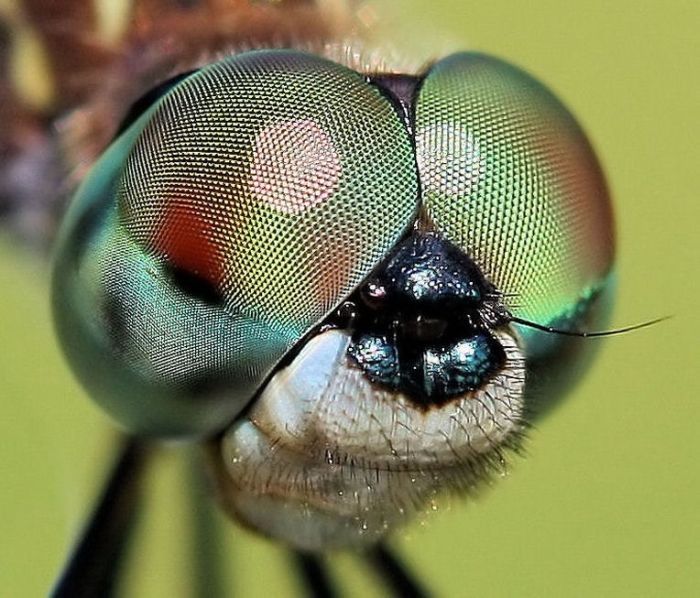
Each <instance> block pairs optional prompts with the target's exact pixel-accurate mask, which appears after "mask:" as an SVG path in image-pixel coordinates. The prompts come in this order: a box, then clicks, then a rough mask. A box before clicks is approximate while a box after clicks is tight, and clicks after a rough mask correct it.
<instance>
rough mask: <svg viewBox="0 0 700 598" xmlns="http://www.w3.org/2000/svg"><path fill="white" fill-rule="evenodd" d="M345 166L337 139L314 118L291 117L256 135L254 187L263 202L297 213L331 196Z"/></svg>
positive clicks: (253, 190)
mask: <svg viewBox="0 0 700 598" xmlns="http://www.w3.org/2000/svg"><path fill="white" fill-rule="evenodd" d="M341 171H342V165H341V161H340V156H339V155H338V152H337V150H336V148H335V145H334V144H333V140H332V139H331V137H330V136H329V135H328V133H326V132H325V131H324V130H323V129H322V128H321V127H320V126H319V125H318V124H317V123H315V122H314V121H312V120H287V121H282V122H276V123H272V124H270V125H268V126H267V127H265V128H264V129H262V130H261V131H260V132H259V133H258V135H257V136H256V138H255V143H254V145H253V157H252V164H251V169H250V190H251V192H252V194H253V197H254V198H255V199H256V200H257V201H259V202H262V203H266V204H268V205H269V206H271V207H273V208H275V209H277V210H280V211H282V212H286V213H288V214H296V213H299V212H302V211H303V210H306V209H308V208H311V207H314V206H317V205H319V204H321V203H323V202H325V201H326V200H327V199H329V198H330V197H331V196H332V195H333V194H334V193H335V191H336V190H337V188H338V184H339V181H340V175H341Z"/></svg>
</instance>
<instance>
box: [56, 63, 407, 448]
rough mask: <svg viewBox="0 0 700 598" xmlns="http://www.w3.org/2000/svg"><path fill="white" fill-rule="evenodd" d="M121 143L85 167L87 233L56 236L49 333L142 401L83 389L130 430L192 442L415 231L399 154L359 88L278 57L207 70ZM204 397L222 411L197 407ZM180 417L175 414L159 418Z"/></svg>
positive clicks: (379, 108)
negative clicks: (189, 436)
mask: <svg viewBox="0 0 700 598" xmlns="http://www.w3.org/2000/svg"><path fill="white" fill-rule="evenodd" d="M132 127H136V128H137V129H139V131H138V132H134V131H131V132H129V131H127V133H126V134H125V137H126V138H128V137H129V135H130V134H131V135H133V137H134V142H133V143H132V144H131V145H130V146H128V147H126V148H124V150H123V151H122V150H120V152H121V153H119V152H116V150H113V151H112V152H111V153H112V155H111V156H109V155H108V156H106V157H105V158H104V159H103V161H102V162H101V163H100V165H98V167H97V169H96V173H94V174H93V176H92V177H91V181H88V183H86V186H85V189H84V191H83V197H82V198H81V199H79V200H78V202H77V203H79V204H82V207H77V208H76V211H77V212H80V211H81V210H82V211H83V212H84V213H85V217H84V218H83V220H81V218H80V217H79V216H78V217H73V218H72V221H73V222H74V224H73V225H72V229H71V225H69V226H68V228H69V230H68V231H67V232H65V233H64V239H65V241H64V245H65V247H64V248H63V249H62V255H63V257H60V256H59V266H58V268H57V273H58V274H57V276H56V281H57V283H56V289H57V297H58V299H57V304H58V305H59V307H58V308H57V309H56V312H57V320H58V321H59V331H61V330H63V331H64V333H63V334H62V337H63V339H64V344H66V345H67V348H68V352H69V354H72V355H73V357H74V358H73V360H74V362H78V364H77V366H76V367H77V369H78V370H79V372H80V371H81V370H82V371H83V372H84V374H83V376H82V377H83V378H87V379H88V386H90V384H91V383H90V379H94V378H95V377H96V375H95V374H94V371H95V368H94V363H92V362H93V360H94V358H93V357H85V356H86V355H90V354H94V353H95V352H97V353H101V354H103V355H105V360H107V358H108V357H109V358H111V359H112V360H113V362H114V365H113V366H109V367H111V369H112V370H113V372H112V374H113V375H114V376H115V377H117V378H120V377H121V378H128V377H131V378H132V379H134V378H135V379H137V380H139V381H141V382H143V386H144V387H148V390H147V391H145V390H144V389H143V388H141V389H139V388H138V386H139V382H136V383H135V384H136V386H134V383H131V384H130V386H129V387H128V388H127V389H126V390H124V389H122V391H120V392H118V393H117V394H116V396H115V391H114V390H113V389H112V388H105V387H106V386H108V385H109V384H108V382H107V380H105V379H101V380H97V381H94V380H93V381H94V382H95V383H96V384H97V385H98V386H99V387H100V388H98V389H97V391H96V392H94V393H93V394H95V395H96V397H97V398H98V400H101V401H103V402H105V404H106V406H107V407H108V408H109V409H110V410H111V411H112V413H113V414H115V415H116V416H117V418H118V419H120V420H121V421H123V422H125V423H126V424H127V425H128V426H129V427H132V428H134V427H136V428H137V429H138V430H140V431H146V432H152V433H166V434H181V433H189V432H193V431H194V432H204V431H207V430H211V429H212V428H213V427H215V426H216V425H218V426H223V425H224V424H225V423H226V421H227V419H230V418H231V417H233V416H234V415H235V414H236V413H237V412H238V411H239V410H240V409H241V408H242V407H243V406H244V405H245V403H246V402H247V401H248V400H249V399H250V398H251V397H252V395H253V394H254V393H255V391H256V390H257V388H258V387H259V386H260V384H261V383H262V382H263V380H264V379H265V377H266V376H267V375H268V374H269V372H270V371H271V370H272V368H273V367H274V366H275V364H276V363H277V361H278V360H279V359H281V358H282V357H283V356H284V354H285V353H286V352H287V351H288V350H289V349H290V347H291V346H292V345H294V343H296V342H297V341H298V340H299V339H300V338H301V337H302V336H303V335H304V334H305V333H306V332H308V331H309V329H310V328H311V327H313V326H314V325H315V324H317V323H318V322H319V321H320V320H321V319H322V318H323V317H324V316H325V315H326V314H327V313H328V312H329V311H331V310H332V309H333V308H334V307H336V306H337V305H338V303H339V302H340V301H341V300H342V299H343V298H344V297H345V296H347V295H348V294H349V293H350V292H352V291H353V290H354V289H355V288H356V287H357V285H358V284H359V283H360V282H361V281H362V280H363V279H364V278H365V277H366V276H367V274H368V273H369V272H370V271H371V270H372V269H373V268H374V267H375V266H376V265H377V264H378V263H379V261H380V260H381V259H382V258H383V257H384V256H385V255H386V253H387V251H388V250H389V249H390V248H391V247H393V246H394V244H395V243H396V242H397V240H398V239H399V238H400V237H401V235H402V234H403V233H404V231H405V230H406V229H407V227H408V226H409V225H410V224H411V222H412V221H413V219H414V218H415V213H416V209H417V203H418V191H417V186H418V183H417V174H416V171H415V160H414V156H413V151H412V146H411V142H410V139H409V136H408V133H407V131H406V129H405V127H404V126H403V125H402V123H401V121H400V118H399V116H398V115H397V113H396V112H395V110H394V108H393V106H392V105H391V103H390V102H389V101H388V100H387V99H386V98H385V97H384V96H382V94H381V93H380V92H379V91H378V90H377V89H375V88H373V87H372V86H370V85H367V83H366V82H365V81H364V79H363V77H361V76H360V75H359V74H358V73H355V72H353V71H351V70H349V69H347V68H344V67H342V66H340V65H337V64H334V63H331V62H329V61H326V60H324V59H321V58H317V57H314V56H310V55H306V54H302V53H299V52H292V51H261V52H250V53H246V54H242V55H239V56H235V57H232V58H228V59H226V60H223V61H221V62H219V63H215V64H213V65H210V66H208V67H206V68H204V69H202V70H201V71H199V72H197V73H195V74H194V75H192V76H190V77H189V78H187V79H186V80H184V81H183V82H181V83H180V84H179V85H177V86H176V87H175V88H174V89H173V90H172V91H171V92H170V93H168V94H167V95H166V96H164V97H163V98H162V100H160V102H159V103H158V104H157V105H156V106H154V107H153V108H152V109H151V110H150V111H149V113H148V114H147V115H145V116H144V117H143V118H141V119H140V120H139V121H137V122H136V123H135V124H134V125H132ZM121 143H122V144H125V143H126V141H125V140H122V141H121ZM127 145H128V144H127ZM115 152H116V157H115ZM120 156H125V157H123V158H121V159H117V158H119V157H120ZM95 181H97V182H95ZM100 181H104V183H100ZM96 187H97V192H96V191H95V188H96ZM96 194H98V195H100V196H101V199H99V200H95V198H94V196H95V195H96ZM93 202H96V203H97V205H98V206H102V207H100V208H98V211H99V210H103V212H102V216H100V217H99V218H96V217H95V215H94V211H95V209H88V208H87V206H88V205H90V204H91V203H93ZM69 220H71V219H69ZM91 227H92V228H91ZM86 228H89V229H90V228H91V234H88V235H86V234H85V229H86ZM78 231H82V232H78ZM78 246H80V247H88V246H89V247H90V250H89V251H86V252H84V253H81V252H80V250H79V249H80V247H78ZM76 277H77V280H76ZM66 293H72V294H74V295H78V294H81V296H82V297H83V299H81V301H83V302H84V301H85V299H84V297H85V295H88V296H90V297H92V300H93V301H94V304H95V305H92V306H90V311H91V312H92V313H95V314H97V315H95V316H87V315H84V314H82V313H81V314H77V313H75V312H76V310H77V307H76V305H77V304H76V303H75V302H72V301H71V299H70V297H69V296H67V295H66ZM86 311H87V310H86ZM65 312H68V315H66V313H65ZM81 318H82V319H84V318H92V319H91V321H90V322H87V323H82V324H81ZM62 321H63V324H62V323H61V322H62ZM76 325H78V327H79V328H80V327H81V326H82V328H84V330H85V332H84V333H80V332H76V331H75V328H76ZM95 336H97V337H99V338H98V339H97V340H96V339H95ZM86 339H88V341H89V343H90V345H89V346H90V347H92V348H93V349H95V351H90V350H88V348H87V347H86V346H85V342H86ZM95 345H96V346H95ZM71 346H74V347H75V350H71ZM132 382H133V380H132ZM212 385H214V386H218V387H219V388H218V389H217V396H218V397H219V398H218V399H217V401H218V406H219V408H220V409H222V411H217V409H212V408H211V405H207V404H206V402H205V401H204V400H203V399H202V395H207V392H203V390H204V391H208V390H210V389H209V387H211V386H212ZM113 386H114V384H112V387H113ZM117 386H118V385H117ZM222 388H223V391H222ZM227 389H228V390H227ZM135 390H136V391H140V392H139V393H137V394H139V398H138V400H135V399H134V398H133V397H128V398H125V395H127V394H133V393H134V391H135ZM105 397H107V398H105ZM149 397H150V399H149ZM178 401H180V403H182V404H185V405H187V408H186V409H185V412H183V413H184V414H181V415H173V413H175V414H177V410H174V409H172V407H170V408H169V407H168V405H169V404H175V403H177V402H178ZM193 403H196V404H199V406H198V407H197V406H196V405H195V407H194V409H195V410H196V409H201V410H206V411H207V415H206V416H205V419H206V422H203V421H198V418H197V417H195V416H193V413H192V410H193V409H192V404H193ZM168 409H170V411H169V413H166V411H168ZM161 418H162V420H161ZM173 419H175V421H173ZM166 420H167V422H166Z"/></svg>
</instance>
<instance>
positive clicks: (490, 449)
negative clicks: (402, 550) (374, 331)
mask: <svg viewBox="0 0 700 598" xmlns="http://www.w3.org/2000/svg"><path fill="white" fill-rule="evenodd" d="M496 335H497V336H498V338H499V340H500V342H501V343H502V344H503V347H504V349H505V351H506V356H507V360H506V364H505V366H504V368H503V369H502V370H501V371H500V372H498V373H497V374H496V375H495V376H493V378H492V379H491V380H490V381H489V382H488V383H487V384H486V385H485V386H484V387H483V388H481V389H480V390H478V391H474V392H470V393H467V394H465V395H462V396H459V397H455V398H454V399H453V400H451V401H449V402H447V403H445V404H443V405H441V406H435V405H431V406H428V407H423V406H420V405H418V404H417V403H416V402H415V401H413V400H411V399H409V398H408V397H406V396H405V395H403V394H402V393H400V392H392V391H389V390H387V389H384V388H381V387H379V386H377V385H375V384H373V383H372V382H370V381H369V379H368V378H367V377H366V376H365V375H364V373H363V372H362V371H361V370H360V369H359V368H358V367H357V366H355V365H354V364H353V362H351V361H350V360H349V359H348V357H347V348H348V345H349V343H350V337H349V336H348V335H347V334H346V333H345V332H342V331H338V330H331V331H327V332H324V333H322V334H319V335H318V336H316V337H314V338H312V339H311V340H310V341H309V342H308V343H307V345H306V346H305V347H304V348H303V349H302V350H301V352H300V353H299V355H298V356H297V357H296V358H295V359H294V360H293V361H292V363H291V364H290V365H289V366H287V367H286V368H283V369H281V370H280V371H279V372H278V373H277V374H276V375H275V376H274V377H273V378H272V379H271V380H270V382H269V383H268V385H267V386H266V387H265V389H264V390H263V392H262V393H261V395H260V396H259V398H258V399H257V401H256V402H255V404H254V405H253V407H252V408H251V410H250V411H249V412H248V414H247V416H246V417H244V418H242V419H241V420H240V421H238V422H237V423H236V424H235V425H234V426H232V428H231V429H230V430H229V431H228V433H227V434H226V435H225V437H224V439H223V442H221V444H220V451H221V455H220V456H221V457H222V460H221V461H220V465H219V472H218V484H219V488H220V490H221V494H222V496H223V500H224V502H225V504H226V506H227V507H228V509H229V510H230V511H232V512H233V513H234V515H235V516H236V517H237V518H238V519H239V520H241V521H242V522H243V523H245V524H248V525H250V526H251V527H253V528H256V529H258V530H259V531H261V532H263V533H264V534H267V535H270V536H272V537H275V538H278V539H282V540H283V541H285V542H286V543H288V544H291V545H293V546H295V547H298V548H301V549H305V550H321V549H324V550H325V549H329V548H343V547H353V546H362V545H365V544H369V543H371V542H373V541H376V540H377V539H378V538H380V537H381V536H383V535H384V534H385V533H386V532H387V531H388V530H389V529H390V528H392V527H394V526H395V525H397V524H399V523H401V522H402V521H403V520H405V519H406V518H407V517H408V516H410V515H412V514H413V513H415V512H416V511H417V510H420V509H422V508H424V506H425V504H426V503H427V502H429V501H430V500H432V499H434V498H435V496H436V494H437V493H438V491H440V492H443V491H445V490H447V491H449V490H451V489H452V490H456V489H460V490H464V489H469V488H470V487H473V486H474V485H476V484H477V483H478V482H479V481H480V480H482V479H483V478H484V477H485V476H488V474H489V473H490V471H491V470H492V469H493V467H492V462H493V461H494V460H497V459H498V458H500V453H499V451H498V449H499V447H500V448H503V447H504V446H508V444H509V443H512V441H514V439H515V438H517V436H518V435H519V433H520V432H521V430H522V424H521V420H522V414H523V386H524V382H525V370H524V361H523V355H522V353H521V351H520V349H519V348H518V346H517V343H516V341H515V339H514V338H513V337H512V336H510V335H509V334H507V333H506V332H503V331H500V332H497V333H496Z"/></svg>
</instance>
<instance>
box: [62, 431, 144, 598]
mask: <svg viewBox="0 0 700 598" xmlns="http://www.w3.org/2000/svg"><path fill="white" fill-rule="evenodd" d="M148 455H149V450H148V447H147V446H146V445H145V444H144V442H143V441H142V440H138V439H136V438H134V437H128V438H125V439H124V440H122V442H121V448H120V452H119V456H118V458H117V460H116V462H115V465H114V467H113V469H112V471H111V473H110V475H109V477H108V479H107V483H106V485H105V486H104V488H103V490H102V495H101V496H100V498H99V500H98V503H97V505H96V507H95V510H94V511H93V514H92V516H91V517H90V519H89V520H88V522H87V524H86V526H85V529H84V530H83V532H82V534H81V536H80V538H79V539H78V541H77V543H76V546H75V549H74V552H73V554H72V555H71V557H70V558H69V560H68V562H67V564H66V565H65V567H64V568H63V571H62V572H61V574H60V577H59V578H58V581H57V582H56V585H55V586H54V588H53V590H52V592H51V596H53V597H54V598H63V597H64V596H65V597H67V596H70V597H71V598H83V597H84V598H89V597H93V596H111V595H113V594H114V591H115V589H116V586H117V581H118V577H119V572H120V566H121V564H122V562H123V561H124V557H125V556H126V553H127V552H128V547H129V539H130V536H131V531H132V530H133V528H134V527H135V525H134V524H135V521H136V515H137V512H138V508H139V505H140V497H141V487H142V481H143V479H144V477H145V476H144V471H145V465H146V463H147V461H148V459H147V457H148Z"/></svg>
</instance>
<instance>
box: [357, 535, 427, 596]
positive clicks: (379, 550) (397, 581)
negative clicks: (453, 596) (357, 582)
mask: <svg viewBox="0 0 700 598" xmlns="http://www.w3.org/2000/svg"><path fill="white" fill-rule="evenodd" d="M365 556H366V558H367V561H368V562H369V564H370V565H371V566H372V567H373V568H374V569H375V571H376V572H377V573H378V574H379V576H380V577H381V578H382V580H383V581H384V583H385V584H386V586H387V587H388V589H389V590H390V592H391V595H392V596H400V597H401V598H423V597H425V596H429V593H428V591H427V590H426V589H425V588H424V587H422V586H421V584H420V583H419V582H418V580H417V579H416V578H415V577H414V576H413V575H412V573H411V572H410V571H409V570H408V569H406V567H405V565H403V563H401V561H399V560H398V558H397V557H396V556H395V555H394V554H392V552H391V551H390V550H389V549H388V548H387V547H386V546H385V545H384V544H378V545H377V546H375V547H374V548H371V549H370V550H369V551H367V553H366V555H365Z"/></svg>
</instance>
